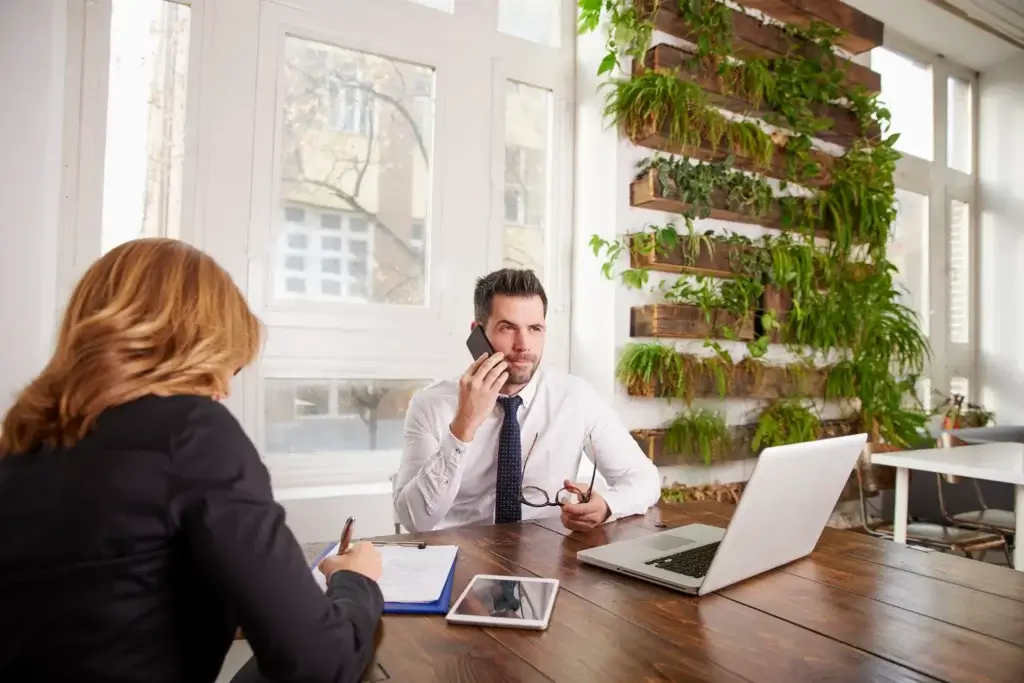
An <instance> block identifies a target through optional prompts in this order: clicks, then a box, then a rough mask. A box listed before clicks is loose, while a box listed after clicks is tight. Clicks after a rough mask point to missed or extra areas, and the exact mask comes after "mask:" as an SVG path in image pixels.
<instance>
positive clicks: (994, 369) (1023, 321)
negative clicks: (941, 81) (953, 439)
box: [978, 55, 1024, 424]
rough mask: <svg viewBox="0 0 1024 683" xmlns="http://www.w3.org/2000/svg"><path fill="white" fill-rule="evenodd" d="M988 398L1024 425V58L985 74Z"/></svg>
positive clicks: (982, 165)
mask: <svg viewBox="0 0 1024 683" xmlns="http://www.w3.org/2000/svg"><path fill="white" fill-rule="evenodd" d="M980 85H981V88H980V90H981V92H980V105H979V109H980V112H979V116H980V120H979V125H978V129H979V140H978V143H979V144H978V164H979V169H978V181H979V187H978V192H979V197H980V209H981V211H980V226H979V227H980V235H979V243H980V244H979V252H980V253H979V259H978V267H979V268H980V271H979V272H980V280H981V281H980V283H979V286H980V292H979V297H978V299H979V303H978V307H979V315H980V320H979V323H980V334H979V341H980V358H979V363H978V365H979V376H980V378H981V383H982V393H981V396H980V398H981V400H982V401H983V402H984V404H985V406H986V408H989V409H990V410H994V411H995V412H996V420H997V421H998V422H1000V423H1003V424H1011V423H1015V424H1021V423H1022V422H1024V315H1022V313H1024V267H1022V264H1024V55H1020V56H1017V57H1014V58H1011V59H1008V60H1006V61H1005V62H1003V63H1001V64H999V65H997V66H995V67H993V68H991V69H989V70H987V71H983V72H982V73H981V77H980Z"/></svg>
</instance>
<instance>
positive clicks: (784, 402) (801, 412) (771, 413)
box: [750, 399, 821, 453]
mask: <svg viewBox="0 0 1024 683" xmlns="http://www.w3.org/2000/svg"><path fill="white" fill-rule="evenodd" d="M820 423H821V420H819V419H818V416H817V415H815V414H814V413H813V412H812V411H811V409H810V407H809V406H808V404H807V402H805V401H801V400H792V399H780V400H777V401H773V402H771V403H770V404H768V406H767V407H765V408H764V410H762V411H761V413H760V414H759V415H758V417H757V423H756V427H755V429H754V436H753V438H752V440H751V442H750V447H751V449H753V451H754V452H755V453H759V452H760V451H761V450H762V449H764V448H770V447H772V446H785V445H788V444H792V443H802V442H804V441H813V440H814V439H816V438H817V430H818V426H819V425H820Z"/></svg>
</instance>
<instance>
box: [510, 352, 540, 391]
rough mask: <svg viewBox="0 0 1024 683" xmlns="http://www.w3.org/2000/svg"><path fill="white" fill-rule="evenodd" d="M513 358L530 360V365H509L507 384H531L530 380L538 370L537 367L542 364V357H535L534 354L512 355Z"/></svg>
mask: <svg viewBox="0 0 1024 683" xmlns="http://www.w3.org/2000/svg"><path fill="white" fill-rule="evenodd" d="M511 360H518V361H528V362H529V363H530V366H529V367H526V368H515V367H513V366H512V365H509V366H508V379H507V380H506V381H505V384H514V385H519V386H522V385H524V384H529V383H530V380H531V379H533V376H534V374H535V373H536V372H537V367H538V366H539V365H540V358H536V359H534V357H533V356H521V357H518V358H517V357H514V356H513V357H512V359H511Z"/></svg>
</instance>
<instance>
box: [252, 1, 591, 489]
mask: <svg viewBox="0 0 1024 683" xmlns="http://www.w3.org/2000/svg"><path fill="white" fill-rule="evenodd" d="M558 1H559V2H561V3H562V7H563V9H564V11H563V15H562V22H561V23H562V27H561V28H562V31H561V33H562V46H561V47H560V48H552V47H549V46H545V45H539V44H534V43H531V42H528V41H525V40H522V39H519V38H514V37H511V36H507V35H505V34H502V33H500V32H499V31H498V30H497V0H482V1H481V0H456V2H455V7H454V12H453V13H451V14H448V13H445V12H441V11H438V10H436V9H432V8H427V7H423V6H420V5H417V4H414V3H412V2H409V0H376V1H375V2H374V3H372V4H370V3H365V4H364V3H360V4H359V5H358V9H354V7H353V6H352V5H351V4H349V6H347V7H339V6H338V4H339V3H336V2H332V1H330V0H295V1H294V2H290V3H289V4H288V6H285V5H284V4H277V3H266V4H264V5H263V7H262V10H261V13H260V31H259V33H260V46H259V47H260V49H259V57H258V67H257V92H256V123H255V135H254V139H255V140H271V139H275V140H276V138H277V136H279V135H280V130H279V123H278V116H279V115H278V106H277V103H278V102H280V98H281V92H280V88H281V79H280V78H279V77H275V76H273V74H278V75H279V74H280V68H281V67H280V59H279V53H280V51H281V47H282V46H283V39H284V36H285V35H295V36H297V37H299V38H303V39H309V40H320V41H322V42H325V43H332V44H336V45H339V46H341V47H344V48H346V49H352V50H358V51H362V52H366V53H371V54H379V55H383V56H387V57H389V58H392V59H396V60H403V61H407V62H412V63H419V64H424V65H428V66H430V67H432V68H434V70H435V71H434V76H435V86H434V93H433V104H434V110H435V111H434V117H433V118H434V121H433V144H432V159H431V197H430V209H429V216H428V217H427V218H426V222H425V234H424V242H425V244H422V246H421V248H422V249H424V251H425V253H426V259H427V271H428V275H427V291H426V302H425V304H426V305H424V306H422V307H397V306H376V305H366V304H355V305H347V304H345V303H337V304H331V305H326V304H318V303H316V302H301V303H298V304H283V303H282V302H281V301H275V300H274V299H273V298H272V297H271V296H269V294H270V292H269V291H267V283H268V279H267V278H268V273H267V272H266V271H267V270H268V269H267V268H266V267H264V265H263V264H266V263H269V259H270V256H271V252H270V247H271V244H272V234H273V232H272V229H273V223H272V222H271V221H272V220H273V214H272V211H273V210H274V207H278V206H279V205H280V204H279V201H278V197H279V192H280V190H279V187H278V186H279V182H278V180H277V179H278V177H279V175H278V163H279V162H278V159H277V151H276V150H277V144H276V142H275V144H274V145H273V146H272V145H269V144H262V145H261V144H259V143H258V144H256V146H255V156H254V163H253V186H252V194H251V196H252V203H251V206H250V215H251V222H250V230H249V235H248V240H249V245H250V256H249V259H250V269H249V281H248V285H249V298H250V301H251V302H252V304H253V305H254V306H255V307H256V309H257V311H258V313H259V314H260V315H261V317H262V318H263V319H264V322H265V323H267V325H268V329H269V330H270V341H269V342H268V348H267V351H266V353H265V354H264V357H263V360H262V361H261V363H260V364H259V367H258V368H257V371H256V376H255V378H254V381H251V382H247V383H246V385H245V387H246V391H245V400H244V410H243V414H244V416H245V418H244V423H245V425H246V427H247V429H248V430H249V432H250V433H251V434H252V435H253V437H254V440H255V442H256V443H257V446H258V447H260V448H262V444H263V443H264V436H265V434H264V430H265V424H264V400H265V386H266V384H265V383H266V380H269V379H293V380H310V381H314V382H315V381H330V380H353V379H355V380H358V379H377V380H387V379H393V380H413V381H418V380H424V381H426V380H429V379H437V378H441V377H450V376H453V375H455V374H456V373H458V372H461V370H462V369H464V366H465V364H466V362H467V361H468V355H466V351H465V336H466V333H468V325H469V320H470V319H471V316H472V305H471V301H472V278H465V277H464V276H463V277H462V280H461V281H460V282H458V291H454V292H453V291H452V290H453V287H452V285H451V280H452V278H451V274H452V272H453V271H455V270H459V269H461V270H466V269H467V268H468V269H469V270H470V271H471V274H472V275H473V276H477V275H482V274H484V273H485V272H488V271H490V270H495V269H497V268H500V267H501V262H502V255H501V254H502V238H503V236H504V220H503V219H504V211H503V201H504V189H505V182H504V181H505V176H504V143H505V81H506V79H511V80H517V81H520V82H523V83H527V84H529V85H533V86H537V87H541V88H544V89H547V90H549V91H551V92H552V119H553V120H552V124H551V130H550V140H551V143H550V146H549V147H550V149H549V154H550V156H551V161H550V163H549V168H550V176H551V177H550V178H549V185H550V187H549V189H548V192H549V195H548V196H549V197H550V200H549V207H548V211H549V216H548V226H549V229H548V234H547V235H546V239H545V250H546V255H545V273H546V275H545V280H546V282H545V285H546V289H547V291H548V296H549V310H548V325H549V333H548V340H547V344H546V347H545V352H546V353H545V363H548V364H553V365H556V366H560V367H563V368H567V367H568V347H569V325H568V318H569V316H568V311H569V302H568V297H569V292H570V278H571V270H570V266H569V265H568V264H569V263H570V262H571V252H572V225H571V215H572V214H571V207H572V204H571V202H572V193H571V188H572V174H573V128H572V124H573V115H572V114H573V108H572V98H573V95H574V78H575V62H574V42H575V25H576V5H575V2H574V1H573V0H558ZM342 4H345V3H342ZM342 18H343V20H342ZM341 26H343V27H344V32H342V31H341V30H339V29H338V27H341ZM381 27H386V29H387V30H382V28H381ZM487 27H490V28H489V29H488V30H485V29H486V28H487ZM467 55H476V57H474V59H473V60H467V58H466V56H467ZM487 86H489V87H490V88H491V96H490V99H488V98H487V97H486V92H487V91H486V87H487ZM471 88H476V89H478V91H480V92H484V93H485V98H484V99H483V100H482V101H481V102H480V104H482V105H483V106H480V107H477V108H475V111H461V110H462V109H464V108H465V107H464V106H462V105H463V104H464V103H465V102H466V101H467V99H466V97H467V94H466V93H462V92H459V90H460V89H462V90H467V89H471ZM460 98H461V99H460ZM488 105H490V106H488ZM488 110H490V111H491V112H492V115H491V116H490V117H489V118H488V117H486V116H485V117H483V118H481V116H480V112H481V111H488ZM467 131H468V132H467ZM465 134H472V135H476V136H480V135H486V136H487V139H489V140H490V141H491V144H490V145H484V146H483V149H481V150H479V151H478V156H476V157H473V159H480V160H484V159H486V161H485V162H484V164H483V165H484V166H486V165H487V164H490V169H491V170H490V173H488V174H481V173H480V167H479V166H478V165H477V166H474V165H473V162H463V157H465V156H466V150H464V149H461V147H462V145H460V139H463V135H465ZM473 139H474V140H475V139H479V138H476V137H474V138H473ZM473 176H475V179H474V182H481V176H482V185H480V187H483V188H485V189H484V191H483V194H482V195H481V196H479V197H478V198H476V199H473V200H472V201H474V202H475V201H479V200H481V199H483V200H484V203H482V204H479V205H474V206H475V207H476V208H479V209H481V212H480V213H479V214H478V215H481V216H483V217H484V224H485V225H488V226H489V229H488V230H486V231H480V229H479V228H480V225H479V224H477V225H475V226H469V225H460V224H459V221H458V216H459V214H461V213H462V212H461V211H460V210H459V209H460V207H463V206H466V204H465V202H466V198H464V197H461V196H460V195H464V194H466V190H465V188H466V187H476V186H475V185H471V184H470V182H469V179H470V178H471V177H473ZM268 198H269V199H268ZM460 202H461V203H460ZM453 214H454V215H453ZM488 215H489V216H490V218H489V220H488V219H487V216H488ZM446 216H448V217H449V219H448V221H447V222H446V221H445V217H446ZM442 225H443V226H445V227H444V228H443V229H442V227H441V226H442ZM469 230H472V231H473V232H474V233H475V235H470V234H469V233H468V231H469ZM481 232H483V234H482V239H481V238H480V237H481ZM463 290H464V291H463ZM442 294H443V297H442ZM442 299H443V301H442ZM410 331H414V335H415V342H412V341H411V339H413V337H411V336H410ZM311 332H312V333H313V334H314V335H315V337H314V336H313V335H311V334H310V333H311ZM300 340H301V341H300ZM306 340H308V341H309V344H307V345H306V346H305V347H304V348H303V347H301V346H300V344H301V343H302V342H305V341H306ZM314 340H315V341H314ZM300 348H301V349H302V351H303V355H301V356H300V355H296V350H297V349H300ZM339 349H344V352H342V351H339ZM400 456H401V453H400V452H396V451H383V450H378V451H374V452H367V453H362V452H350V451H347V452H343V453H317V454H309V455H301V454H291V455H281V456H271V455H267V456H265V460H266V462H267V464H268V467H269V468H270V470H271V473H272V476H273V478H274V483H275V486H276V487H292V486H310V485H325V484H327V485H330V484H339V483H352V482H367V481H383V480H386V479H387V477H388V476H390V475H391V474H393V473H394V472H395V471H397V467H398V462H399V459H400Z"/></svg>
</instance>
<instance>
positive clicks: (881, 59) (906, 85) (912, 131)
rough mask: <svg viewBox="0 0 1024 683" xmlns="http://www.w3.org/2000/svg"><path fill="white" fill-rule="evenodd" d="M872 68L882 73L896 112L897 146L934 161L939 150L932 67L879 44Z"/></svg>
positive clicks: (889, 105)
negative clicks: (935, 126) (935, 128)
mask: <svg viewBox="0 0 1024 683" xmlns="http://www.w3.org/2000/svg"><path fill="white" fill-rule="evenodd" d="M871 69H872V70H873V71H877V72H878V73H879V74H881V76H882V96H881V100H882V101H883V102H884V103H885V105H886V107H887V108H888V109H889V112H890V114H891V115H892V119H891V125H892V128H891V129H890V131H889V132H890V133H898V134H899V136H900V137H899V139H898V140H897V141H896V149H897V150H899V151H900V152H903V153H904V154H910V155H913V156H915V157H920V158H921V159H925V160H926V161H932V159H933V158H934V154H935V143H934V133H933V131H934V119H935V117H934V113H933V106H932V102H933V92H934V90H933V88H934V85H933V82H932V81H933V77H932V67H931V66H930V65H928V64H921V63H919V62H916V61H914V60H913V59H911V58H909V57H907V56H905V55H902V54H899V53H897V52H893V51H890V50H888V49H886V48H884V47H876V48H875V49H873V50H872V51H871Z"/></svg>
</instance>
